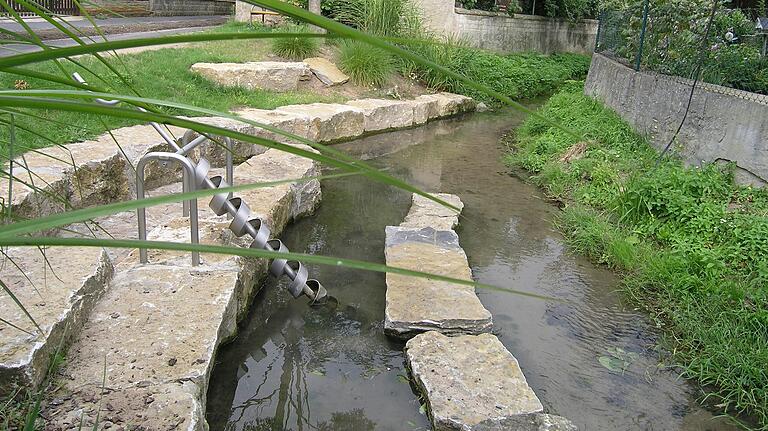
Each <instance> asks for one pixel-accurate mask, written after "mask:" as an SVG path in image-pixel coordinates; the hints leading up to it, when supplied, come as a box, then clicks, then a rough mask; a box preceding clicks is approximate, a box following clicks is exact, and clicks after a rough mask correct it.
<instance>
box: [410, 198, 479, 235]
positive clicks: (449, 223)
mask: <svg viewBox="0 0 768 431" xmlns="http://www.w3.org/2000/svg"><path fill="white" fill-rule="evenodd" d="M434 196H436V197H437V198H439V199H442V200H443V201H445V202H448V203H449V204H451V205H453V206H455V207H457V208H459V211H461V210H462V209H463V208H464V203H462V202H461V200H460V199H459V198H458V197H457V196H456V195H451V194H447V193H434ZM459 214H460V212H456V210H454V209H451V208H447V207H445V206H443V205H440V204H439V203H437V202H435V201H433V200H431V199H427V198H425V197H424V196H421V195H417V194H415V193H414V195H413V202H412V204H411V209H410V211H408V215H406V216H405V220H403V222H402V223H400V226H401V227H413V228H425V227H431V228H434V229H437V230H451V229H453V228H455V227H456V226H457V225H458V224H459Z"/></svg>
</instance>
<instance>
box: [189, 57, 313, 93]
mask: <svg viewBox="0 0 768 431" xmlns="http://www.w3.org/2000/svg"><path fill="white" fill-rule="evenodd" d="M192 71H193V72H195V73H198V74H200V75H201V76H203V77H204V78H206V79H208V80H210V81H213V82H215V83H217V84H219V85H223V86H225V87H243V88H245V89H248V90H272V91H280V92H283V91H296V90H298V89H299V86H300V84H301V83H302V82H306V81H309V80H310V79H311V78H312V72H311V71H310V69H309V66H307V65H306V64H304V63H302V62H281V61H261V62H247V63H195V64H193V65H192Z"/></svg>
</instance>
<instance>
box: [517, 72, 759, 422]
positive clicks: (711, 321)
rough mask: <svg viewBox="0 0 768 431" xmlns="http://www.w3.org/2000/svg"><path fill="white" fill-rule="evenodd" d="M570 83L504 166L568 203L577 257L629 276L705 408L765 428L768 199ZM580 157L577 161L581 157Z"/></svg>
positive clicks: (567, 228)
mask: <svg viewBox="0 0 768 431" xmlns="http://www.w3.org/2000/svg"><path fill="white" fill-rule="evenodd" d="M582 92H583V86H582V85H577V84H575V83H574V84H573V85H570V86H568V87H567V88H566V89H565V90H563V91H562V92H561V93H559V94H557V95H556V96H554V97H552V98H551V99H550V101H549V102H548V103H547V104H546V105H545V106H544V107H543V108H542V110H541V111H540V113H541V114H542V115H543V116H545V117H547V118H548V119H550V120H551V121H553V122H555V123H557V124H561V125H563V126H564V127H566V128H568V129H570V130H573V131H575V132H576V133H577V134H583V135H584V136H585V138H586V140H584V141H580V140H579V139H578V138H576V137H574V136H572V135H570V134H568V133H565V132H563V131H562V130H560V129H558V128H555V127H552V126H551V125H550V124H548V123H546V122H544V121H542V120H539V119H536V118H531V119H530V120H528V121H527V122H526V123H525V124H524V126H523V127H521V128H520V129H519V130H518V132H517V135H516V136H515V137H514V139H511V138H509V143H510V145H511V146H512V147H513V152H512V153H511V154H510V155H509V156H508V158H507V162H508V163H509V164H511V165H514V166H517V167H522V168H524V169H527V170H528V171H530V172H532V173H533V176H532V179H533V181H534V182H535V183H537V184H538V185H540V186H542V187H544V188H545V189H546V190H547V192H548V194H549V195H550V196H551V197H553V198H556V199H559V200H561V201H563V202H565V208H564V210H563V213H562V214H561V216H560V218H559V220H558V225H559V228H560V229H561V230H562V232H563V233H564V234H565V235H566V237H567V238H568V239H569V241H570V243H571V245H572V246H573V247H574V248H575V249H576V250H577V251H579V252H580V253H583V254H585V255H587V256H589V257H591V258H592V259H594V260H596V261H598V262H600V263H603V264H606V265H608V266H610V267H612V268H614V269H616V270H618V271H619V272H621V273H623V274H624V275H625V279H624V286H625V290H626V292H627V293H628V296H629V297H630V298H631V299H632V300H633V302H635V303H636V304H637V305H638V306H640V307H642V308H644V309H646V310H647V311H649V312H650V315H651V317H652V318H653V319H654V321H655V322H656V324H657V326H659V327H660V328H662V329H663V330H664V331H665V335H667V337H666V342H665V344H666V346H665V347H667V348H669V350H670V351H672V352H673V355H672V358H673V360H674V361H675V362H676V363H677V364H678V365H680V367H681V370H682V373H683V375H684V376H685V377H688V378H692V379H696V380H698V382H699V383H700V384H702V386H704V387H705V388H706V390H707V392H708V395H707V396H708V400H709V402H711V403H712V404H715V405H718V406H719V407H722V408H723V410H725V411H726V412H728V413H731V414H744V415H748V416H750V417H753V418H755V421H756V422H757V424H758V426H757V428H758V429H761V430H765V429H768V373H766V364H768V305H767V304H768V289H766V286H768V191H766V190H765V189H759V188H753V187H749V186H740V185H736V184H735V183H734V180H733V166H730V165H720V164H715V163H710V164H705V165H703V166H701V167H686V166H684V165H683V164H682V163H681V162H680V161H679V160H676V159H674V158H666V159H663V160H661V162H660V163H659V164H658V166H656V160H657V158H658V153H657V151H656V150H655V149H654V148H652V147H651V146H650V145H649V144H648V143H647V141H646V140H645V139H644V138H642V137H641V136H640V135H638V134H637V133H635V132H634V131H633V130H632V128H631V127H630V126H629V125H628V124H627V123H626V122H624V121H623V120H621V118H619V116H618V115H616V114H615V113H614V112H613V111H611V110H610V109H608V108H606V107H605V106H604V105H603V104H602V103H600V102H598V101H595V100H593V99H591V98H589V97H586V96H584V95H583V94H582ZM575 149H578V151H575Z"/></svg>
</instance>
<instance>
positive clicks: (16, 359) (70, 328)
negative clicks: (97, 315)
mask: <svg viewBox="0 0 768 431" xmlns="http://www.w3.org/2000/svg"><path fill="white" fill-rule="evenodd" d="M4 252H5V254H6V257H3V258H2V261H3V262H2V269H0V278H1V279H2V280H3V282H4V283H5V284H6V285H7V286H8V288H9V289H10V290H11V292H13V294H14V295H15V296H16V297H17V299H18V300H19V301H20V302H21V303H22V304H23V305H24V306H25V307H26V308H27V310H28V311H29V313H30V314H31V315H32V317H33V318H34V319H35V321H36V322H37V323H38V324H39V325H40V327H41V329H42V331H43V332H42V334H41V333H38V331H37V330H36V328H35V326H34V324H33V323H32V322H31V321H30V320H29V319H28V318H27V317H26V316H25V314H24V313H23V311H22V310H21V309H20V308H19V307H18V306H17V305H16V303H15V302H14V301H13V300H12V298H11V297H10V295H8V294H7V293H6V292H5V291H3V290H0V316H2V318H3V319H4V320H6V321H8V322H10V323H12V324H13V325H15V326H17V327H19V328H21V329H22V330H23V331H22V330H19V329H17V328H13V327H11V326H8V325H6V324H5V323H0V394H9V393H10V392H12V391H13V389H14V388H15V387H24V388H34V387H36V386H37V385H38V384H39V383H40V382H41V381H42V380H43V378H44V377H45V374H46V372H47V371H48V367H49V365H50V360H51V357H52V356H53V355H54V353H56V351H57V350H58V349H60V348H61V350H62V353H63V351H65V350H66V348H67V345H68V342H69V341H70V339H71V338H72V336H73V335H75V334H77V333H78V331H79V330H80V328H81V327H82V325H83V322H84V321H85V319H87V317H88V314H89V312H90V310H91V309H92V308H93V306H94V304H95V303H96V301H97V300H98V299H99V298H100V297H101V295H102V294H103V293H104V291H105V289H106V285H107V282H108V281H109V279H110V277H111V276H112V272H113V267H112V263H111V262H110V260H109V259H108V258H107V255H106V253H104V252H103V251H102V250H101V249H99V248H88V247H67V248H65V247H53V248H46V249H44V250H43V251H41V250H40V249H38V248H35V247H11V248H8V249H6V250H4ZM30 280H31V281H32V282H30Z"/></svg>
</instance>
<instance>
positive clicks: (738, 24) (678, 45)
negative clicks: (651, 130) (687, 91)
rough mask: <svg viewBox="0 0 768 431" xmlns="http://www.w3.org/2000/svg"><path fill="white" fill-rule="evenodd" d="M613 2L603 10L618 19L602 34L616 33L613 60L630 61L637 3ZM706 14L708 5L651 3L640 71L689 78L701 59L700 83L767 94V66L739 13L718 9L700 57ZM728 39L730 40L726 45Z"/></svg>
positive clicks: (701, 1)
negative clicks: (651, 71)
mask: <svg viewBox="0 0 768 431" xmlns="http://www.w3.org/2000/svg"><path fill="white" fill-rule="evenodd" d="M617 1H618V0H617ZM617 1H610V2H609V3H608V6H609V7H611V6H613V7H615V8H616V9H615V10H616V11H618V12H615V13H617V14H618V16H619V17H620V19H619V20H617V21H616V22H615V24H612V25H611V27H618V28H616V29H604V30H605V31H610V32H613V31H614V30H615V31H616V32H617V33H618V34H617V37H616V41H617V46H616V47H612V49H613V50H614V54H616V55H618V56H620V57H623V58H625V59H628V60H630V61H634V59H635V57H636V55H637V52H638V49H639V43H640V34H641V29H642V16H643V2H642V0H632V1H630V2H628V3H627V2H623V1H621V2H618V3H617ZM711 8H712V2H711V1H709V0H682V4H680V2H668V1H665V0H651V5H650V9H649V14H648V16H649V19H648V28H647V31H646V36H645V42H644V47H643V58H642V64H643V66H644V67H647V68H649V69H651V70H654V71H657V72H661V73H664V74H669V75H675V76H682V77H685V78H692V77H693V75H694V71H695V70H696V65H697V64H698V62H699V59H700V58H701V59H702V60H703V63H702V71H701V78H702V80H704V81H705V82H709V83H712V84H718V85H725V86H728V87H733V88H738V89H742V90H746V91H752V92H757V93H765V94H768V85H767V84H768V83H767V82H766V79H765V77H766V74H765V70H766V69H767V68H768V61H766V59H765V58H762V57H761V55H760V49H761V41H760V39H759V38H758V37H755V35H754V32H755V31H754V22H753V21H752V20H751V19H750V18H748V17H747V16H746V15H745V14H744V13H743V12H742V11H741V10H739V9H726V8H722V7H721V8H720V9H718V12H717V14H716V15H715V18H714V20H713V23H712V28H711V29H710V32H709V36H708V38H707V41H706V44H704V46H706V49H705V50H704V51H703V52H702V36H703V35H704V33H705V32H706V28H707V23H708V21H709V16H710V14H711ZM611 13H614V12H611ZM606 22H607V21H606ZM729 36H733V37H734V39H730V40H729Z"/></svg>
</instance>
